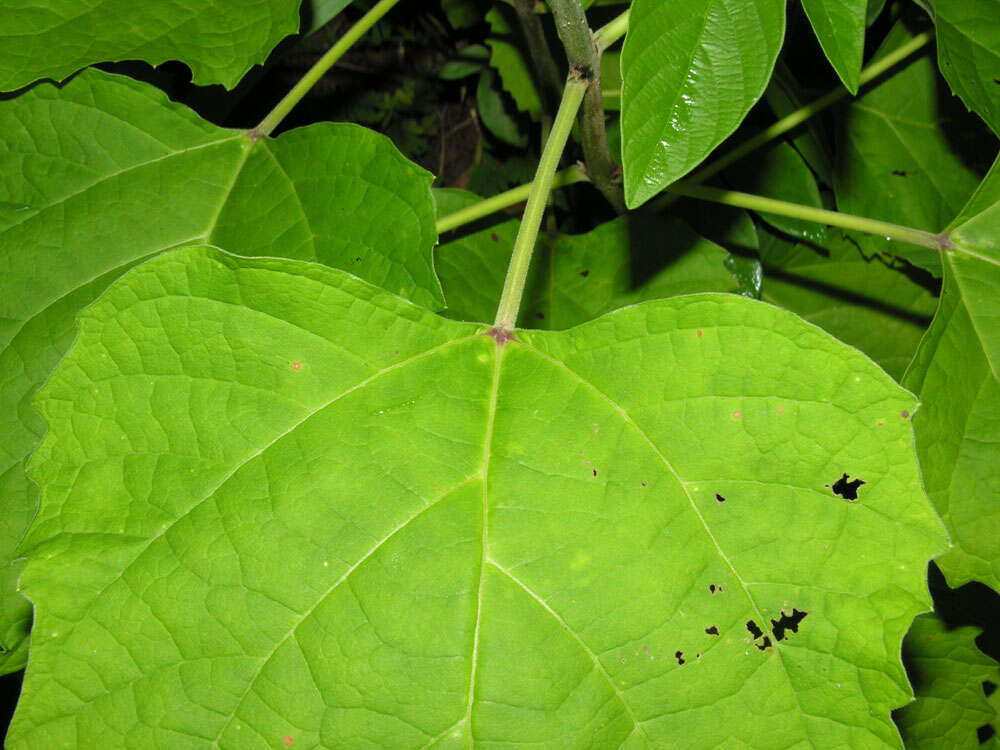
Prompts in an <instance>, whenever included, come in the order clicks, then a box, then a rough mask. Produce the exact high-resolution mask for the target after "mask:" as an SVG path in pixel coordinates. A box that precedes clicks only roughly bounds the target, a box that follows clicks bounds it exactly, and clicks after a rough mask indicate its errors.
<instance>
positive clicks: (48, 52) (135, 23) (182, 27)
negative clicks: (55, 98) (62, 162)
mask: <svg viewBox="0 0 1000 750" xmlns="http://www.w3.org/2000/svg"><path fill="white" fill-rule="evenodd" d="M299 4H300V0H215V1H214V2H193V3H191V2H187V3H185V2H177V1H176V0H143V1H142V2H132V1H131V0H5V2H3V3H0V49H2V50H3V54H2V55H0V90H2V91H9V90H11V89H18V88H21V87H22V86H26V85H28V84H29V83H32V82H34V81H37V80H38V79H40V78H53V79H55V80H57V81H58V80H62V79H63V78H66V77H67V76H68V75H70V74H71V73H74V72H75V71H77V70H79V69H80V68H85V67H86V66H88V65H92V64H93V63H98V62H108V61H119V60H145V61H146V62H148V63H150V64H152V65H158V64H159V63H162V62H167V61H168V60H180V61H181V62H183V63H186V64H187V65H188V66H189V67H190V68H191V72H192V74H193V77H194V82H195V83H197V84H202V85H207V84H210V83H221V84H222V85H224V86H226V87H227V88H232V87H233V86H235V85H236V84H237V83H238V82H239V80H240V78H242V77H243V74H244V73H246V72H247V71H248V70H249V69H250V66H252V65H254V64H255V63H261V62H264V59H265V58H266V57H267V55H268V53H269V52H270V51H271V50H272V49H273V48H274V46H275V45H276V44H277V43H278V42H279V41H281V39H282V38H284V37H286V36H288V35H289V34H294V33H295V32H296V31H297V30H298V28H299Z"/></svg>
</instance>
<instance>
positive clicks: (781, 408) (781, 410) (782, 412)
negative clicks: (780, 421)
mask: <svg viewBox="0 0 1000 750" xmlns="http://www.w3.org/2000/svg"><path fill="white" fill-rule="evenodd" d="M784 413H785V407H784V406H779V407H778V414H784Z"/></svg>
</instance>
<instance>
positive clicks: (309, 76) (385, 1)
mask: <svg viewBox="0 0 1000 750" xmlns="http://www.w3.org/2000/svg"><path fill="white" fill-rule="evenodd" d="M398 2H399V0H381V1H380V2H379V3H377V4H376V5H375V7H374V8H372V9H371V10H370V11H368V12H367V13H365V14H364V16H362V17H361V18H360V19H359V20H358V22H357V23H356V24H354V25H353V26H352V27H351V28H349V29H348V30H347V32H346V33H345V34H344V35H343V36H342V37H340V39H338V40H337V43H336V44H334V45H333V46H332V47H331V48H330V49H329V51H327V53H326V54H325V55H323V56H322V57H321V58H320V59H319V60H317V61H316V64H315V65H313V66H312V67H311V68H310V69H309V70H308V71H306V74H305V75H304V76H302V79H301V80H300V81H299V82H298V83H297V84H295V86H294V87H293V88H292V90H291V91H289V92H288V93H287V94H286V95H285V97H284V98H283V99H282V100H281V101H280V102H278V104H277V106H275V108H274V109H272V110H271V111H270V112H269V113H268V114H267V116H266V117H265V118H264V119H263V120H261V121H260V124H259V125H258V126H257V127H255V128H254V129H253V130H250V131H248V132H247V136H248V137H249V138H250V140H252V141H256V140H258V139H260V138H263V137H265V136H268V135H271V133H272V132H274V129H275V128H276V127H278V125H279V124H281V121H282V120H284V119H285V117H287V116H288V113H289V112H291V111H292V110H293V109H294V108H295V105H296V104H298V103H299V102H300V101H301V100H302V98H303V97H304V96H305V95H306V94H308V93H309V90H310V89H311V88H312V87H313V86H315V85H316V83H317V82H318V81H319V79H320V78H322V77H323V75H324V74H325V73H326V72H327V71H328V70H329V69H330V68H332V67H333V66H334V65H335V64H336V62H337V60H339V59H340V58H341V57H343V56H344V53H346V52H347V50H349V49H350V48H351V47H352V46H353V45H354V43H355V42H357V41H358V40H359V39H360V38H361V37H363V36H364V35H365V34H366V33H367V32H368V30H369V29H370V28H371V27H372V26H374V25H375V24H376V23H377V22H378V21H379V20H380V19H381V18H382V16H384V15H385V14H386V13H388V12H389V11H390V10H392V8H393V6H395V5H396V4H397V3H398Z"/></svg>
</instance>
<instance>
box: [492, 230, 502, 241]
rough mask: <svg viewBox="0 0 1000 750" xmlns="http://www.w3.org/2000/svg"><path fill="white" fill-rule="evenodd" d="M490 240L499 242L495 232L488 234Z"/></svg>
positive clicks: (498, 236)
mask: <svg viewBox="0 0 1000 750" xmlns="http://www.w3.org/2000/svg"><path fill="white" fill-rule="evenodd" d="M490 239H491V240H493V241H494V242H499V241H500V235H499V234H497V233H496V232H492V233H491V234H490Z"/></svg>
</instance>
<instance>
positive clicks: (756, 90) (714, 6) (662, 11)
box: [622, 0, 785, 208]
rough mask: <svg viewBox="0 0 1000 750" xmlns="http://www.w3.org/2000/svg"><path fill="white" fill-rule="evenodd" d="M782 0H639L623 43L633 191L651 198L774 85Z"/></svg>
mask: <svg viewBox="0 0 1000 750" xmlns="http://www.w3.org/2000/svg"><path fill="white" fill-rule="evenodd" d="M784 34H785V2H784V0H689V1H688V2H683V3H677V2H663V0H635V2H633V3H632V15H631V20H630V22H629V31H628V36H627V37H626V39H625V46H624V48H623V50H622V75H623V78H624V83H623V88H622V143H623V157H624V167H625V196H626V202H627V203H628V205H629V206H630V207H633V208H634V207H635V206H638V205H640V204H642V203H645V202H646V201H647V200H649V199H650V198H652V197H653V196H654V195H656V194H657V193H659V192H660V191H661V190H663V188H665V187H666V186H667V185H669V184H670V183H672V182H673V181H674V180H676V179H678V178H679V177H682V176H684V175H685V174H686V173H687V172H688V171H690V170H691V169H692V168H693V167H695V166H697V165H698V163H699V162H701V161H702V160H703V159H704V158H705V157H706V156H708V154H709V153H710V152H711V151H712V149H714V148H715V147H716V146H718V145H719V144H720V143H722V141H723V140H725V139H726V138H727V137H728V136H729V135H730V134H731V133H732V132H733V131H734V130H735V129H736V127H737V126H738V125H739V124H740V122H741V121H742V120H743V118H744V116H745V115H746V113H747V112H748V111H750V107H752V106H753V104H754V103H755V102H756V101H757V100H758V99H759V98H760V96H761V94H762V93H763V92H764V88H765V87H766V86H767V82H768V79H769V78H770V77H771V71H772V69H773V68H774V62H775V59H776V58H777V56H778V51H779V49H780V48H781V43H782V41H783V39H784Z"/></svg>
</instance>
